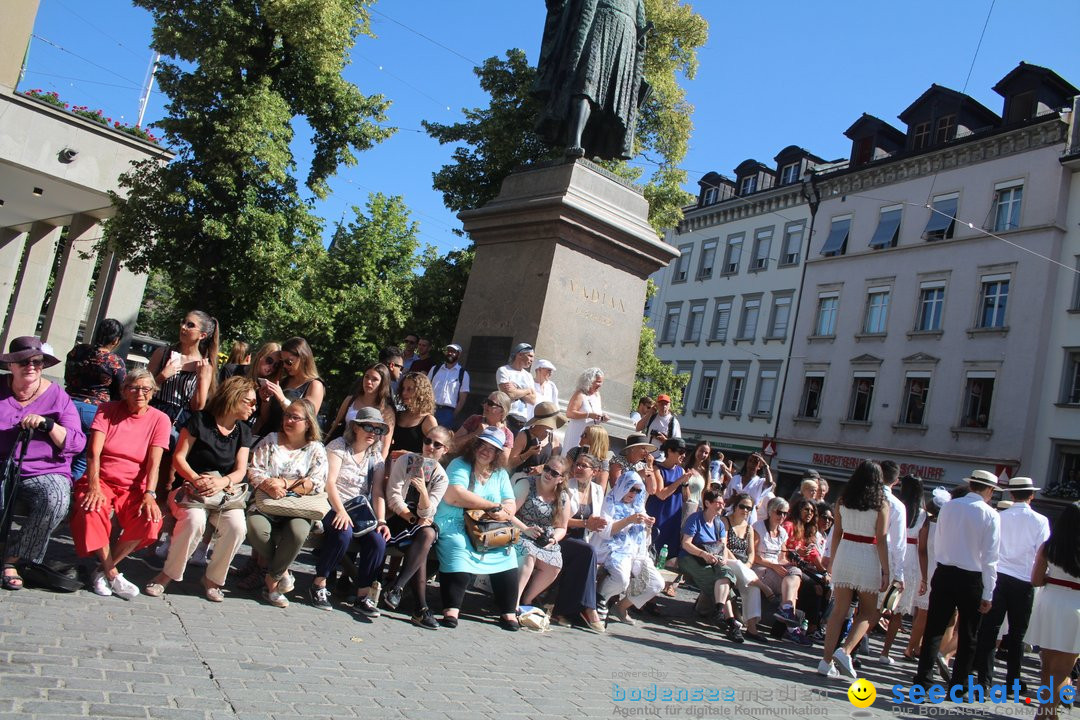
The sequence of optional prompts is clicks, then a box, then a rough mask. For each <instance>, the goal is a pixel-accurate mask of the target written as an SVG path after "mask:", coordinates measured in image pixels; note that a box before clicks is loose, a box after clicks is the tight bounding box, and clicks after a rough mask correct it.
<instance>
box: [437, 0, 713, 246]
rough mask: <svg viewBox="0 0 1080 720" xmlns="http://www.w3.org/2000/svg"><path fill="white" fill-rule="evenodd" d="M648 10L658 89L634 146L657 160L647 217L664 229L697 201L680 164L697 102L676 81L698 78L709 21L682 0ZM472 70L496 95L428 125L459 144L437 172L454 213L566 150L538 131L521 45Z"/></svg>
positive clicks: (633, 169)
mask: <svg viewBox="0 0 1080 720" xmlns="http://www.w3.org/2000/svg"><path fill="white" fill-rule="evenodd" d="M645 12H646V16H647V17H648V19H649V20H650V21H651V22H652V23H653V24H654V25H655V30H654V32H653V34H652V35H651V36H650V37H649V40H648V46H647V49H646V54H645V78H646V79H647V80H648V81H649V83H650V84H651V85H652V88H653V91H652V95H651V97H650V98H649V101H648V102H647V103H646V104H645V105H644V106H643V107H642V109H641V113H640V115H639V118H638V125H637V133H636V138H635V150H636V157H637V158H639V159H641V160H644V161H645V162H647V163H652V164H655V165H656V168H655V170H654V171H652V172H651V173H650V175H649V177H648V179H647V181H646V182H645V188H644V189H645V195H646V198H647V199H648V200H649V221H650V222H651V223H652V225H653V227H654V228H655V229H656V231H657V234H661V233H662V231H663V229H664V228H665V227H671V226H672V225H674V224H675V223H676V222H678V221H679V220H680V219H681V218H682V207H683V206H684V205H686V204H687V203H688V202H689V201H690V200H691V199H692V197H691V196H690V195H689V194H688V193H686V192H685V191H684V190H682V184H683V183H684V182H686V171H684V170H682V169H681V168H679V163H680V162H682V160H683V158H684V157H685V156H686V150H687V145H688V142H689V137H690V130H691V122H690V115H691V113H692V111H693V107H692V106H691V105H690V104H689V103H687V101H686V93H685V91H684V90H683V89H682V86H681V85H680V82H679V81H680V77H685V78H687V79H692V78H693V77H694V74H695V73H696V71H697V49H698V48H699V47H701V46H702V45H704V44H705V40H706V38H707V35H708V24H707V23H706V21H705V19H704V18H702V17H701V16H700V15H697V14H696V13H695V12H694V11H693V8H691V7H690V6H689V5H688V4H684V3H683V2H682V1H681V0H645ZM475 72H476V75H477V76H478V77H479V79H480V86H481V87H482V88H483V89H484V90H485V91H487V92H488V94H489V95H490V96H491V103H490V104H489V105H488V107H486V108H473V109H471V110H469V109H466V110H464V113H465V120H464V121H463V122H460V123H454V124H452V125H443V124H440V123H433V122H426V121H425V122H424V123H423V125H424V129H426V130H427V131H428V134H430V135H431V136H432V137H433V138H435V139H437V140H438V141H439V142H440V143H443V144H449V143H459V145H458V147H456V148H455V150H454V152H453V155H452V157H453V161H454V162H453V163H452V164H449V165H446V166H444V167H443V168H442V169H440V170H439V171H438V172H436V173H435V174H434V186H435V188H436V189H437V190H439V191H441V192H442V193H443V201H444V202H445V204H446V206H447V207H448V208H449V209H451V210H454V211H461V210H466V209H471V208H476V207H480V206H481V205H483V204H484V203H485V202H487V201H488V200H491V199H492V198H494V197H495V196H496V195H497V194H498V192H499V187H500V186H501V184H502V180H503V178H505V177H506V176H507V175H508V174H510V173H511V172H512V171H513V170H514V168H516V167H518V166H519V165H523V164H525V163H528V162H538V161H542V160H548V159H554V158H557V157H560V156H561V155H562V151H561V149H558V148H552V147H550V146H548V145H546V144H545V143H544V142H543V141H542V140H541V139H540V138H539V137H537V136H536V134H535V133H534V132H533V125H534V124H535V119H536V117H537V115H538V112H539V105H538V103H537V101H536V100H535V99H534V98H533V97H532V95H531V90H532V86H533V81H534V80H535V77H536V69H535V68H534V67H532V66H531V65H529V63H528V60H527V59H526V57H525V53H524V52H523V51H522V50H518V49H512V50H508V51H507V53H506V59H501V58H488V59H487V60H486V61H485V62H484V64H483V65H482V66H481V67H479V68H476V70H475ZM603 164H604V165H605V166H606V167H607V168H608V169H610V170H612V171H613V172H616V173H618V174H619V175H621V176H623V177H626V178H628V179H630V180H634V181H638V180H640V179H641V177H642V175H643V172H642V169H641V167H638V166H635V165H629V164H627V163H625V162H605V163H603Z"/></svg>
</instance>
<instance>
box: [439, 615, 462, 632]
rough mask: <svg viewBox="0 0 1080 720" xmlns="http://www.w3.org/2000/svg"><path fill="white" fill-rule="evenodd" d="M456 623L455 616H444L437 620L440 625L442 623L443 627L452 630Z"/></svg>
mask: <svg viewBox="0 0 1080 720" xmlns="http://www.w3.org/2000/svg"><path fill="white" fill-rule="evenodd" d="M457 623H458V619H457V618H456V617H444V618H443V619H442V620H440V621H439V624H440V625H442V626H443V627H444V628H448V629H450V630H453V629H454V628H456V627H457Z"/></svg>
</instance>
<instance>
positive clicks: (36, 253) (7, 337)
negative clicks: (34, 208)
mask: <svg viewBox="0 0 1080 720" xmlns="http://www.w3.org/2000/svg"><path fill="white" fill-rule="evenodd" d="M59 239H60V228H58V227H56V226H55V225H49V224H47V223H40V222H39V223H34V225H33V227H32V228H30V232H29V234H28V235H27V238H26V249H25V251H24V253H23V257H22V270H21V271H20V272H19V275H18V279H17V280H16V283H15V291H14V292H15V302H14V304H13V305H12V307H11V312H10V313H9V314H8V317H7V319H6V320H5V322H4V336H3V339H0V345H2V346H3V348H4V351H5V352H6V351H7V346H8V343H9V342H11V340H12V338H17V337H20V336H23V335H33V334H34V333H35V332H36V330H37V323H38V316H39V315H41V304H42V303H43V302H44V301H45V288H46V287H48V284H49V275H50V273H51V272H52V265H53V259H54V258H55V257H56V243H57V241H58V240H59ZM55 349H56V348H54V350H55Z"/></svg>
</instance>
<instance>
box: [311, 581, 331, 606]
mask: <svg viewBox="0 0 1080 720" xmlns="http://www.w3.org/2000/svg"><path fill="white" fill-rule="evenodd" d="M311 604H312V605H314V606H315V607H317V608H318V609H320V610H332V609H333V607H334V606H333V605H331V604H330V590H329V589H328V588H327V587H326V586H325V585H324V586H322V587H315V586H314V585H312V586H311Z"/></svg>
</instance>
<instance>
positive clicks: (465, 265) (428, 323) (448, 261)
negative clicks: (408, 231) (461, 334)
mask: <svg viewBox="0 0 1080 720" xmlns="http://www.w3.org/2000/svg"><path fill="white" fill-rule="evenodd" d="M473 254H474V253H473V250H472V248H468V249H465V250H452V251H450V252H449V253H447V254H446V255H439V254H438V253H437V252H436V251H435V249H434V248H432V247H430V246H429V247H428V248H427V249H426V250H425V252H424V254H423V255H422V256H421V258H420V269H421V270H422V272H423V274H422V275H417V276H415V277H414V278H413V280H412V292H411V293H410V297H411V298H412V312H411V317H410V319H409V320H408V322H407V324H406V325H405V327H404V329H405V330H406V331H409V332H415V333H417V334H419V335H420V336H422V337H426V338H428V339H430V340H431V342H432V347H434V348H436V349H437V350H439V349H441V348H443V347H446V345H447V344H448V343H451V342H453V341H454V340H455V339H456V340H458V341H460V340H462V339H463V338H454V328H455V327H456V326H457V318H458V313H459V312H460V310H461V301H462V299H463V298H464V297H465V285H466V283H467V282H468V280H469V272H470V270H472V261H473Z"/></svg>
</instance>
